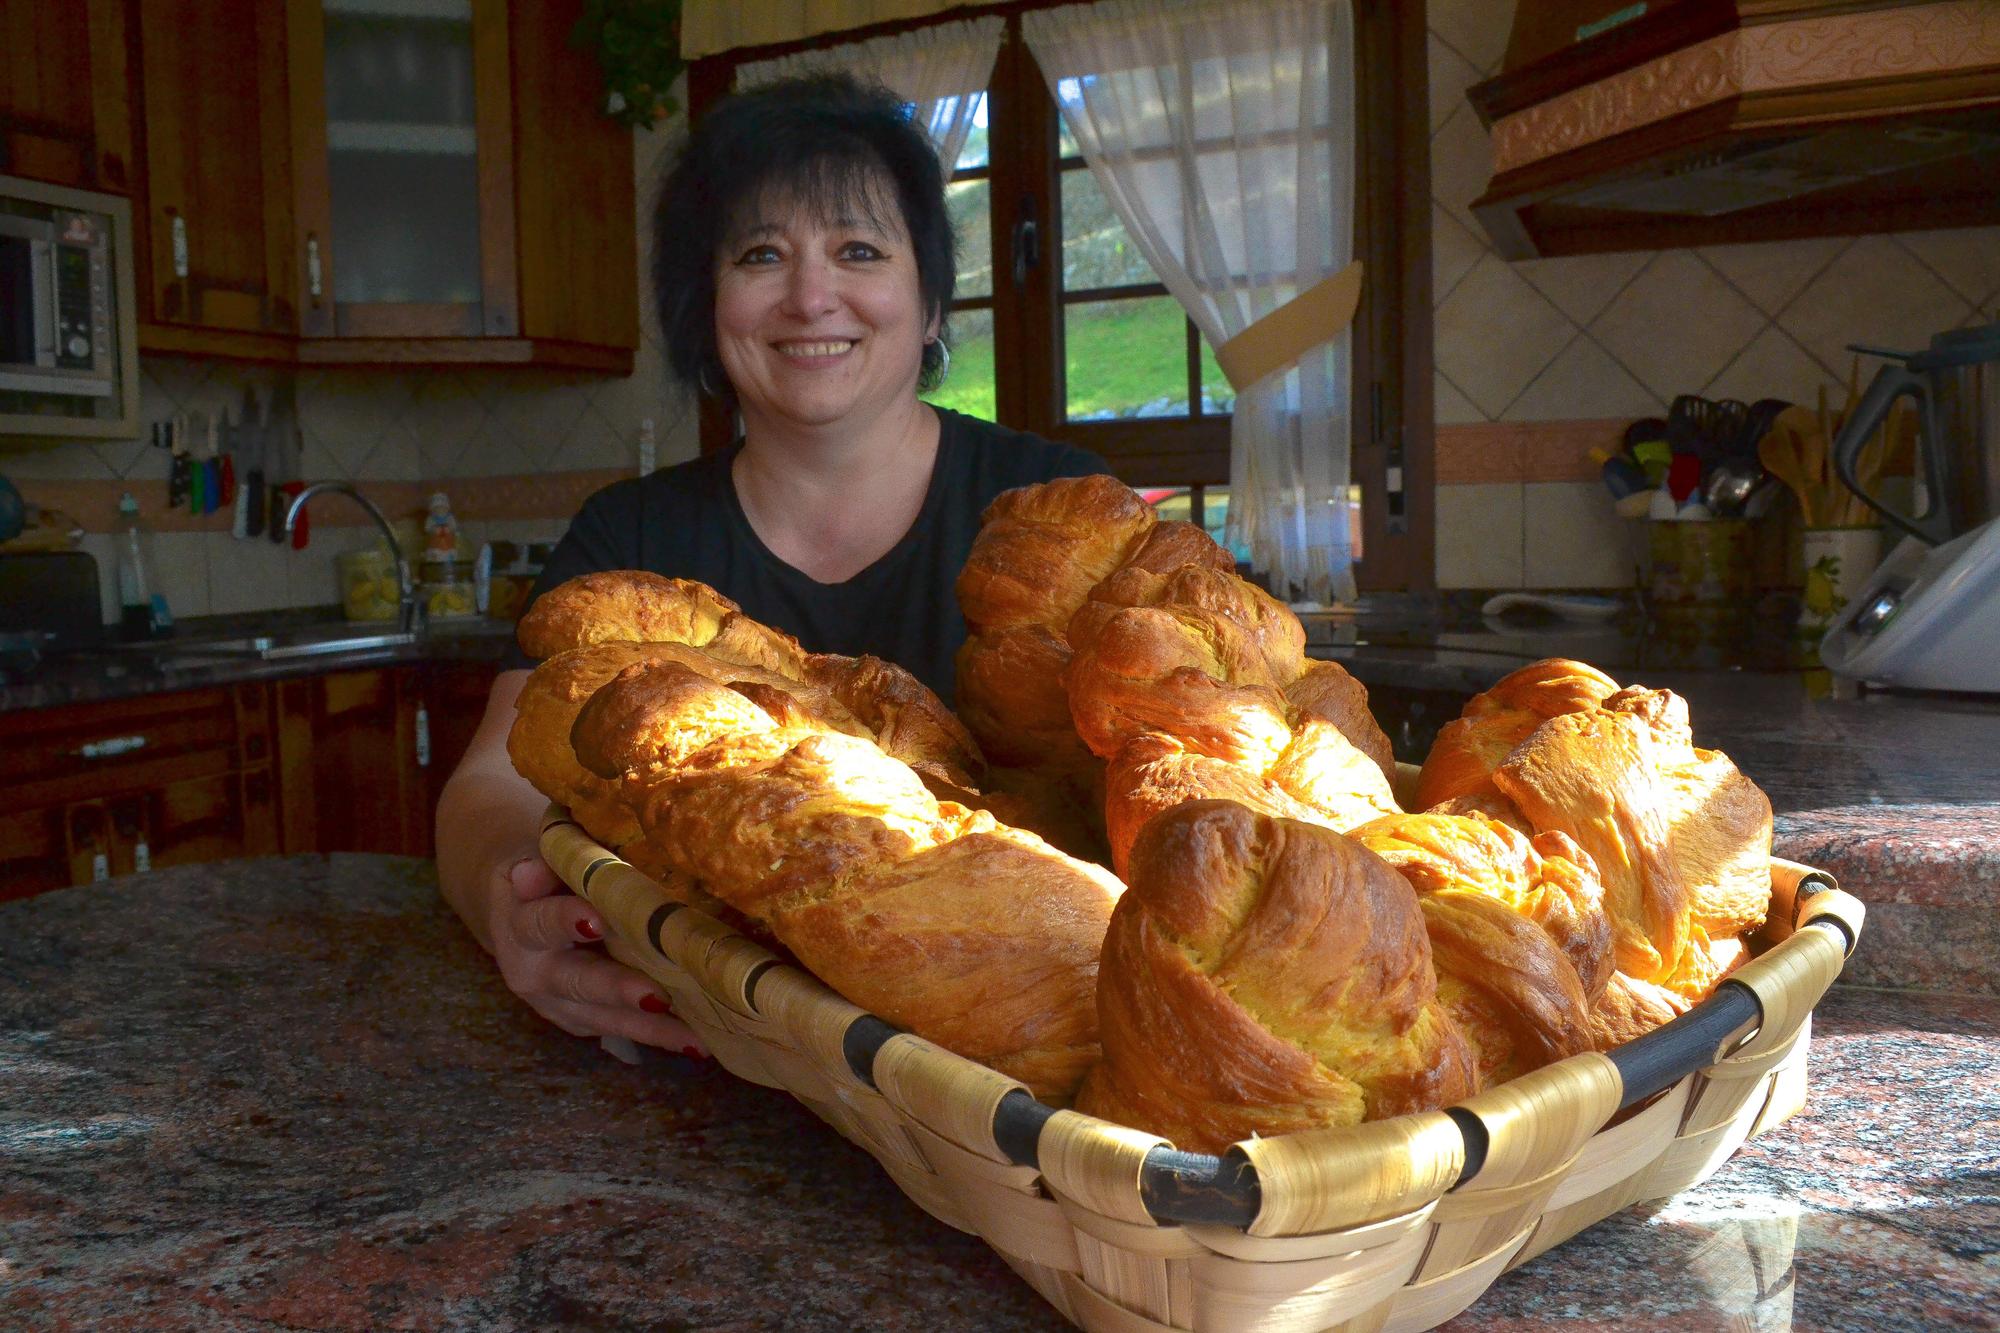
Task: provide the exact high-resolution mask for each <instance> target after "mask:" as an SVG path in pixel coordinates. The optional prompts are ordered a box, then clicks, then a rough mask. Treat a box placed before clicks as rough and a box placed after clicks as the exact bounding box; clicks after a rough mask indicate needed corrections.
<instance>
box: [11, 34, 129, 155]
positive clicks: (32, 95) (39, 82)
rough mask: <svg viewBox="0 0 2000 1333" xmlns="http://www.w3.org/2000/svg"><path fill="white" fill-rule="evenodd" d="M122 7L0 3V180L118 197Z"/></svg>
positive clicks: (125, 144) (125, 136)
mask: <svg viewBox="0 0 2000 1333" xmlns="http://www.w3.org/2000/svg"><path fill="white" fill-rule="evenodd" d="M132 160H133V159H132V115H131V107H130V104H129V101H128V92H127V86H126V43H125V7H124V0H64V2H63V3H61V4H51V3H49V0H0V175H5V176H25V177H27V178H28V179H30V180H38V181H47V182H49V183H50V184H52V185H67V186H70V187H72V188H75V189H80V190H104V191H108V192H110V193H112V194H123V193H125V192H126V191H127V190H129V189H130V188H131V176H132Z"/></svg>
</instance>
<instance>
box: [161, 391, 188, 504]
mask: <svg viewBox="0 0 2000 1333" xmlns="http://www.w3.org/2000/svg"><path fill="white" fill-rule="evenodd" d="M167 440H168V445H167V447H168V449H169V450H171V451H172V454H173V461H172V463H170V464H169V465H168V470H167V507H168V508H169V509H171V508H173V507H174V506H175V505H178V504H188V502H189V496H190V493H191V490H192V488H193V485H194V465H193V464H192V463H191V462H190V461H189V459H188V456H187V419H186V418H185V417H183V416H182V415H181V414H180V413H178V412H176V413H174V416H173V419H172V420H171V421H169V422H168V423H167ZM189 507H190V508H192V507H193V506H192V505H189Z"/></svg>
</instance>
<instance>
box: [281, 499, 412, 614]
mask: <svg viewBox="0 0 2000 1333" xmlns="http://www.w3.org/2000/svg"><path fill="white" fill-rule="evenodd" d="M321 491H338V492H340V493H341V494H342V495H345V496H347V497H348V498H349V499H351V500H353V501H354V502H355V503H356V504H358V505H360V506H361V507H362V508H363V509H366V510H367V511H368V516H369V517H370V518H372V519H374V520H375V526H376V527H378V528H380V529H382V540H384V541H386V542H388V543H389V550H390V551H392V552H393V553H394V554H395V557H396V628H397V629H399V630H401V631H402V632H403V633H405V634H421V633H423V632H424V608H423V604H422V603H421V602H419V601H418V600H417V587H416V584H414V583H413V582H411V580H410V562H409V560H408V558H407V557H405V556H404V555H403V545H402V543H401V542H399V541H397V540H396V530H395V529H394V528H392V527H390V526H389V520H388V519H387V518H386V517H384V516H383V513H382V511H381V510H380V509H378V508H376V507H375V502H374V501H373V500H370V499H369V498H368V497H367V496H365V495H363V494H362V493H361V492H360V491H357V490H355V489H354V488H353V487H352V486H350V485H348V484H347V483H346V482H344V481H316V482H314V483H313V484H312V485H310V486H308V487H306V488H305V489H304V490H302V491H300V492H299V493H298V495H297V497H296V498H294V499H293V501H292V505H291V508H289V509H287V510H286V511H285V535H286V536H287V537H289V536H291V535H292V528H293V526H294V525H295V524H297V523H298V521H299V515H300V514H302V513H304V512H305V507H306V501H308V500H310V499H312V498H313V497H314V496H315V495H318V494H319V493H320V492H321Z"/></svg>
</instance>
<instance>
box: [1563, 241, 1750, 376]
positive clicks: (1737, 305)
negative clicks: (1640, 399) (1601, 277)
mask: <svg viewBox="0 0 2000 1333" xmlns="http://www.w3.org/2000/svg"><path fill="white" fill-rule="evenodd" d="M1763 327H1764V316H1763V314H1762V313H1761V312H1760V311H1758V309H1757V308H1756V307H1755V306H1753V305H1751V304H1750V302H1749V301H1748V300H1746V299H1744V297H1743V296H1742V295H1741V294H1740V293H1739V292H1738V291H1737V290H1736V289H1735V288H1734V287H1731V286H1730V285H1729V284H1728V283H1727V282H1724V281H1723V280H1722V278H1721V276H1720V275H1719V274H1717V273H1716V271H1715V270H1714V269H1712V268H1710V267H1709V266H1708V265H1707V264H1705V263H1703V262H1702V261H1701V259H1700V257H1699V256H1697V255H1694V254H1692V253H1690V252H1689V251H1685V250H1667V251H1663V252H1662V253H1660V254H1659V255H1656V256H1655V257H1654V258H1653V260H1652V261H1651V262H1650V263H1648V264H1647V265H1646V268H1645V270H1644V271H1643V272H1641V273H1640V274H1639V276H1638V277H1636V278H1634V279H1633V280H1632V281H1631V283H1630V284H1629V285H1628V286H1627V287H1626V288H1625V290H1624V291H1622V292H1620V293H1619V294H1618V298H1617V299H1616V300H1615V301H1613V302H1612V303H1611V304H1610V305H1609V306H1607V307H1606V308H1605V310H1604V313H1603V314H1601V315H1599V316H1598V317H1597V318H1596V319H1595V320H1593V321H1591V323H1590V332H1591V335H1592V336H1593V337H1595V338H1596V339H1597V340H1598V342H1600V343H1602V344H1603V345H1604V347H1605V349H1606V350H1607V351H1609V352H1610V353H1611V354H1612V355H1613V356H1615V357H1617V358H1618V359H1619V360H1620V361H1622V362H1623V363H1624V364H1625V365H1626V366H1628V367H1630V368H1631V371H1632V373H1633V374H1634V375H1636V376H1637V377H1638V378H1639V381H1640V382H1641V383H1642V384H1644V385H1645V386H1646V387H1647V388H1648V389H1651V390H1652V391H1653V392H1654V393H1655V394H1657V395H1659V397H1660V398H1662V399H1671V398H1672V397H1673V396H1674V395H1675V394H1680V393H1692V392H1694V391H1695V390H1697V389H1699V388H1700V387H1701V386H1702V385H1704V384H1706V383H1708V382H1709V381H1710V380H1711V379H1714V378H1715V375H1716V372H1718V371H1720V370H1721V369H1722V368H1723V367H1724V366H1726V365H1728V364H1729V362H1730V359H1731V358H1732V357H1734V356H1735V355H1736V352H1737V349H1738V348H1740V347H1742V346H1743V344H1744V343H1746V342H1748V341H1749V340H1750V339H1751V338H1753V337H1755V336H1756V334H1757V332H1758V330H1760V329H1762V328H1763Z"/></svg>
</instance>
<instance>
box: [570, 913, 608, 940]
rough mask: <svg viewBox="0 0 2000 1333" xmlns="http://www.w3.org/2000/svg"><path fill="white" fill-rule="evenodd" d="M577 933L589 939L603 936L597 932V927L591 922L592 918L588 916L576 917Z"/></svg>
mask: <svg viewBox="0 0 2000 1333" xmlns="http://www.w3.org/2000/svg"><path fill="white" fill-rule="evenodd" d="M576 933H577V934H579V935H581V936H583V937H584V938H585V939H587V940H595V939H602V938H603V937H602V936H601V935H599V934H598V933H597V927H596V926H593V925H592V924H590V918H589V917H587V916H580V917H578V918H577V919H576Z"/></svg>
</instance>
